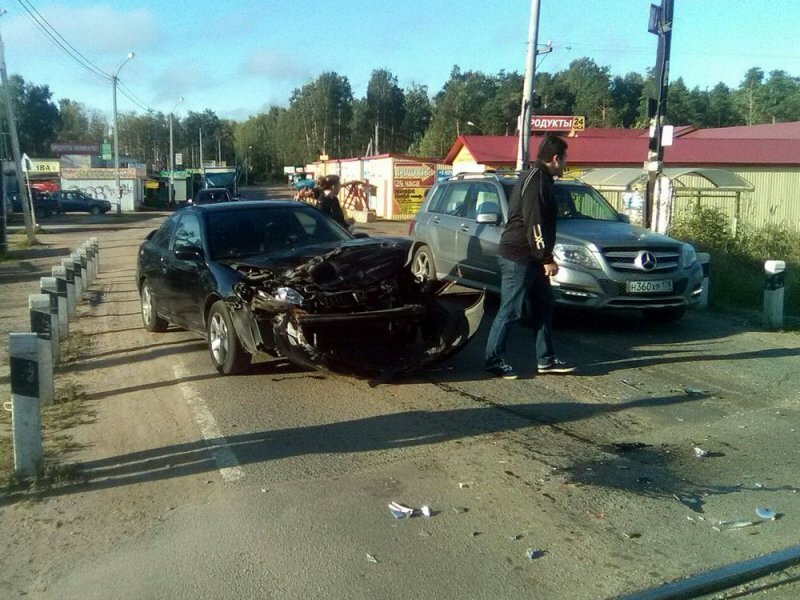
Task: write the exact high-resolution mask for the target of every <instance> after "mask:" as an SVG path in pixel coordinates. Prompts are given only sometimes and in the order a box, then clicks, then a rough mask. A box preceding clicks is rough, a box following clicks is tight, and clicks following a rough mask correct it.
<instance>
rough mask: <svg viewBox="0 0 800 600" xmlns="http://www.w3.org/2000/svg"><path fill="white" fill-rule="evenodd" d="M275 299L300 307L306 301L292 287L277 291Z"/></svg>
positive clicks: (280, 288) (281, 288)
mask: <svg viewBox="0 0 800 600" xmlns="http://www.w3.org/2000/svg"><path fill="white" fill-rule="evenodd" d="M274 296H275V299H276V300H280V301H281V302H288V303H289V304H296V305H300V304H302V303H303V302H304V301H305V298H303V295H302V294H301V293H300V292H298V291H297V290H294V289H292V288H290V287H279V288H278V289H276V290H275V294H274Z"/></svg>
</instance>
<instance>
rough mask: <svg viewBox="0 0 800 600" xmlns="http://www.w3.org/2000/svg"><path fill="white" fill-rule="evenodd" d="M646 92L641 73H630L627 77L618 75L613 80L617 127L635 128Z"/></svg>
mask: <svg viewBox="0 0 800 600" xmlns="http://www.w3.org/2000/svg"><path fill="white" fill-rule="evenodd" d="M643 91H644V77H642V76H641V75H640V74H639V73H634V72H631V73H628V74H627V75H625V77H620V76H619V75H617V76H616V77H614V79H612V80H611V105H612V107H613V109H614V114H615V116H616V120H617V123H616V124H617V125H620V126H622V127H634V126H635V125H636V121H637V117H638V111H639V105H640V103H641V101H642V93H643Z"/></svg>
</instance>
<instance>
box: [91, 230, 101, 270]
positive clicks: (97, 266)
mask: <svg viewBox="0 0 800 600" xmlns="http://www.w3.org/2000/svg"><path fill="white" fill-rule="evenodd" d="M89 243H91V244H92V249H93V250H94V274H95V275H97V274H98V273H99V272H100V244H98V243H97V238H96V237H93V238H89Z"/></svg>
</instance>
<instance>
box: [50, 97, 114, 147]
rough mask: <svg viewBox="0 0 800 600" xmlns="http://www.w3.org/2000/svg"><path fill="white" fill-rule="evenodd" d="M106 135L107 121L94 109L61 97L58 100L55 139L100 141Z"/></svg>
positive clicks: (87, 141) (83, 141)
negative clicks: (91, 109)
mask: <svg viewBox="0 0 800 600" xmlns="http://www.w3.org/2000/svg"><path fill="white" fill-rule="evenodd" d="M107 137H108V123H107V122H106V120H105V118H104V117H103V116H102V115H101V114H100V113H99V112H98V111H96V110H93V111H90V110H88V109H87V108H86V106H85V105H83V104H81V103H80V102H75V101H73V100H69V99H66V98H63V99H61V100H59V101H58V128H57V129H56V139H57V140H59V141H61V142H77V143H101V142H103V141H104V140H105V139H106V138H107Z"/></svg>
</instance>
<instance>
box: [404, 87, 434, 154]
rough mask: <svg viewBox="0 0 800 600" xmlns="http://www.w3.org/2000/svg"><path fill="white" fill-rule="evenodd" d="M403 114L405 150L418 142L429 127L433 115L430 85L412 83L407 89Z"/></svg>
mask: <svg viewBox="0 0 800 600" xmlns="http://www.w3.org/2000/svg"><path fill="white" fill-rule="evenodd" d="M403 105H404V107H405V111H404V113H405V114H404V115H403V126H402V131H403V137H404V139H405V141H406V144H405V147H404V148H403V151H404V152H408V151H409V150H410V148H412V147H413V146H414V145H415V144H417V143H418V142H419V141H420V140H421V139H422V136H423V135H425V131H426V130H427V129H428V127H429V126H430V123H431V118H432V117H433V110H432V107H431V100H430V97H429V96H428V86H426V85H420V84H416V83H412V84H411V86H409V87H408V89H406V91H405V100H404V102H403Z"/></svg>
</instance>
